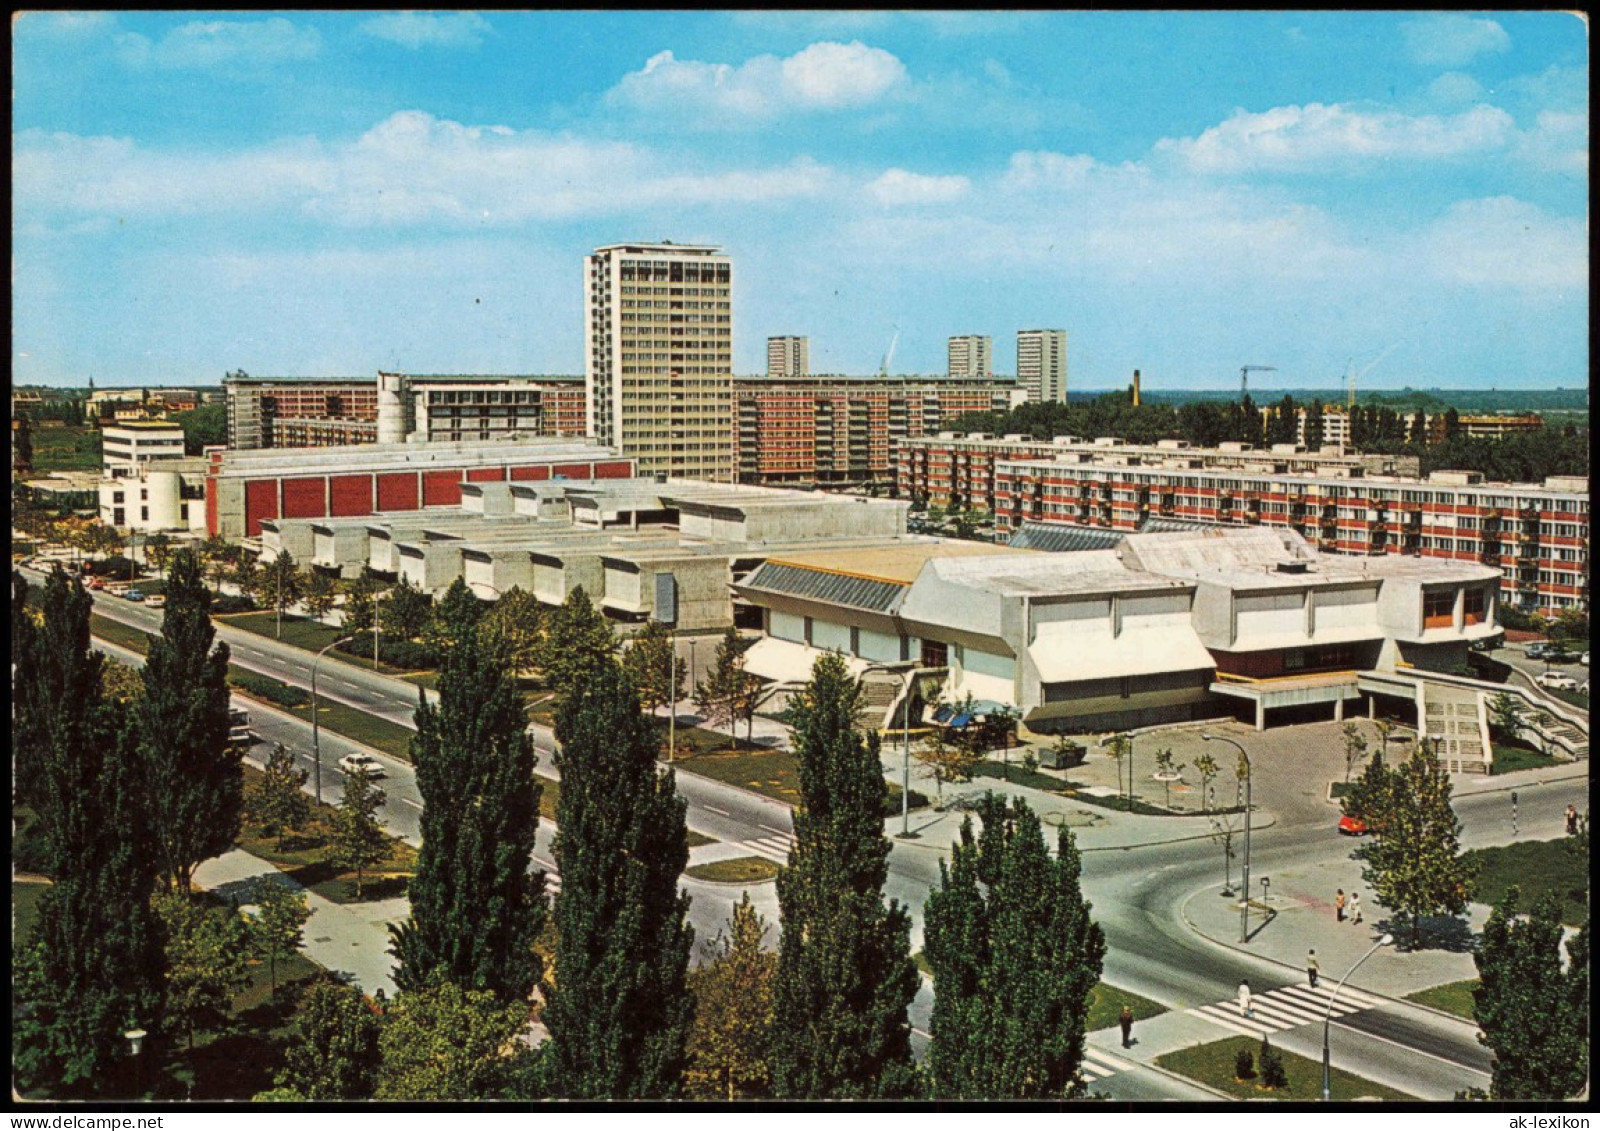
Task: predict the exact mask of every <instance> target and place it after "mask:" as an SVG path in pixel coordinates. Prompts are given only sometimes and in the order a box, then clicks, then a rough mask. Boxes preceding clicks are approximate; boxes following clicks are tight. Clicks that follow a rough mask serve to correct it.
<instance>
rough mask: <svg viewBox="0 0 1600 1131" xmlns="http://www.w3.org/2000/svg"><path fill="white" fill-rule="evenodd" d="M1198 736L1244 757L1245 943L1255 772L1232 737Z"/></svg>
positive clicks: (1241, 920) (1241, 926)
mask: <svg viewBox="0 0 1600 1131" xmlns="http://www.w3.org/2000/svg"><path fill="white" fill-rule="evenodd" d="M1200 737H1201V738H1203V739H1204V740H1205V741H1207V742H1226V743H1227V744H1228V745H1229V746H1231V747H1233V748H1234V749H1235V750H1237V751H1238V752H1239V757H1241V758H1243V759H1244V879H1243V882H1242V883H1241V884H1240V885H1239V887H1240V890H1241V891H1242V892H1243V893H1244V894H1243V896H1242V898H1241V899H1240V900H1239V941H1240V942H1242V943H1247V942H1249V941H1250V793H1251V788H1250V787H1251V786H1252V785H1253V784H1254V781H1255V773H1254V772H1253V771H1252V770H1251V767H1250V755H1249V754H1247V753H1246V752H1245V749H1244V747H1243V746H1240V745H1239V744H1238V743H1237V742H1235V741H1234V740H1233V739H1231V738H1223V737H1222V736H1221V735H1220V734H1205V733H1203V732H1202V733H1201V735H1200Z"/></svg>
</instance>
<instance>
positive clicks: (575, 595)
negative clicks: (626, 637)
mask: <svg viewBox="0 0 1600 1131" xmlns="http://www.w3.org/2000/svg"><path fill="white" fill-rule="evenodd" d="M616 652H617V641H616V637H615V636H614V635H613V633H612V631H611V625H610V624H608V623H607V622H606V619H605V617H604V616H602V615H601V613H600V611H599V610H598V609H596V608H595V607H594V605H593V604H591V603H590V601H589V595H588V594H587V593H585V592H584V591H583V586H581V585H580V586H578V587H577V588H575V589H573V591H572V592H571V593H568V594H567V599H566V600H565V601H563V602H562V603H561V605H560V607H559V608H556V609H552V610H551V611H550V612H549V613H548V614H546V616H545V618H544V632H543V633H542V634H541V636H540V638H539V644H538V647H537V648H535V649H534V663H535V664H536V665H537V666H538V668H539V670H540V671H541V672H543V673H544V679H545V682H546V683H547V684H549V685H550V687H551V688H553V689H554V690H555V691H556V693H557V694H560V695H569V694H571V693H572V690H573V689H574V688H575V687H577V686H579V685H580V684H582V683H584V682H585V681H586V680H588V679H590V678H591V677H592V676H593V675H594V672H595V671H596V669H598V668H600V667H603V666H604V664H605V663H606V662H608V661H611V660H612V659H613V657H615V655H616Z"/></svg>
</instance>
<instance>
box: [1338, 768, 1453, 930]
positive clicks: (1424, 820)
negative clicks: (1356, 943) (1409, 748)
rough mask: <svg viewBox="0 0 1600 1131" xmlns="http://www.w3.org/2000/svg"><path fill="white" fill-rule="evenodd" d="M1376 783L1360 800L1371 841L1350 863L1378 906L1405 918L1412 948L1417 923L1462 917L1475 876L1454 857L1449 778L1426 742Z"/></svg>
mask: <svg viewBox="0 0 1600 1131" xmlns="http://www.w3.org/2000/svg"><path fill="white" fill-rule="evenodd" d="M1379 781H1380V782H1385V783H1386V788H1379V789H1376V790H1374V791H1373V793H1372V794H1371V795H1369V796H1364V797H1363V798H1362V799H1361V800H1362V803H1363V804H1364V805H1366V806H1368V808H1367V810H1366V811H1367V813H1368V814H1369V816H1368V818H1367V824H1368V826H1369V827H1370V828H1371V830H1372V834H1373V835H1372V836H1371V837H1370V838H1369V839H1368V841H1367V843H1366V844H1364V845H1362V846H1361V847H1360V848H1359V849H1357V850H1356V852H1355V856H1356V858H1357V859H1359V860H1363V861H1365V863H1366V867H1365V868H1363V869H1362V872H1361V875H1362V878H1363V879H1364V880H1366V881H1367V883H1369V884H1371V885H1372V889H1373V891H1374V893H1375V894H1376V895H1377V897H1378V901H1379V902H1380V903H1382V904H1383V905H1384V906H1385V907H1388V908H1390V909H1391V910H1393V911H1394V912H1395V913H1396V914H1397V915H1407V916H1409V917H1410V918H1411V942H1412V945H1413V946H1415V945H1417V943H1418V942H1419V941H1420V937H1421V931H1422V917H1423V916H1424V915H1436V914H1441V913H1442V914H1449V915H1460V914H1462V913H1463V912H1465V911H1466V909H1467V902H1468V900H1469V898H1470V896H1471V894H1472V886H1473V881H1474V879H1475V874H1476V871H1475V867H1474V865H1473V864H1472V863H1471V862H1470V861H1468V860H1467V859H1466V858H1465V857H1463V856H1462V854H1461V846H1460V837H1461V822H1460V820H1459V819H1457V817H1456V815H1455V812H1454V810H1452V809H1451V808H1450V795H1451V787H1450V776H1449V775H1448V774H1447V773H1445V771H1444V769H1443V767H1442V766H1440V764H1439V759H1438V757H1437V756H1436V755H1435V754H1434V752H1433V744H1432V743H1431V742H1429V741H1428V740H1427V739H1423V740H1422V741H1420V742H1418V743H1417V748H1416V750H1415V751H1414V752H1413V753H1412V755H1411V757H1410V758H1408V759H1406V761H1404V762H1402V763H1401V764H1400V765H1399V766H1397V767H1395V768H1394V770H1392V771H1389V772H1388V773H1387V774H1386V775H1383V777H1381V778H1380V779H1379ZM1374 818H1376V819H1375V820H1374Z"/></svg>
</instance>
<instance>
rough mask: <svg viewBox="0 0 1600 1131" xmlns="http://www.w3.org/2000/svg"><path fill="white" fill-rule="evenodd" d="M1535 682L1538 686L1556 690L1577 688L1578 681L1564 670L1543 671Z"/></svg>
mask: <svg viewBox="0 0 1600 1131" xmlns="http://www.w3.org/2000/svg"><path fill="white" fill-rule="evenodd" d="M1536 682H1537V683H1538V684H1539V686H1540V687H1551V688H1555V689H1556V690H1558V691H1576V690H1578V681H1577V680H1575V679H1573V678H1572V677H1571V676H1570V675H1568V674H1567V673H1566V672H1543V673H1541V674H1540V676H1539V678H1538V680H1537V681H1536Z"/></svg>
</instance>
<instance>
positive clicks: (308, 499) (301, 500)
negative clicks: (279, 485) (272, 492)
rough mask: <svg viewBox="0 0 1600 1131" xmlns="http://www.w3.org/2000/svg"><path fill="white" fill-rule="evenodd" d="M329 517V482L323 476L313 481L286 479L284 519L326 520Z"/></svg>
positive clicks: (284, 487)
mask: <svg viewBox="0 0 1600 1131" xmlns="http://www.w3.org/2000/svg"><path fill="white" fill-rule="evenodd" d="M327 516H328V480H327V479H326V478H325V477H324V476H321V475H318V476H316V477H315V478H312V479H285V480H284V481H283V517H284V518H326V517H327Z"/></svg>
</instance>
